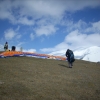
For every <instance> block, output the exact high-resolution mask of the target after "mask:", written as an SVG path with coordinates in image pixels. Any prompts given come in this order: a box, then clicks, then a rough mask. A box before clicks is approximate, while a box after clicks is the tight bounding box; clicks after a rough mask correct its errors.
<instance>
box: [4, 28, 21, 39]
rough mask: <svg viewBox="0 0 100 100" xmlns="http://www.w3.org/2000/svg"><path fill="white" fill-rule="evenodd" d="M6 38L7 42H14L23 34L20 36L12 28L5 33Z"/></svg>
mask: <svg viewBox="0 0 100 100" xmlns="http://www.w3.org/2000/svg"><path fill="white" fill-rule="evenodd" d="M4 37H5V39H6V40H12V39H14V38H16V39H20V38H21V34H19V33H18V32H17V31H14V30H13V29H12V28H10V29H7V30H6V31H5V32H4Z"/></svg>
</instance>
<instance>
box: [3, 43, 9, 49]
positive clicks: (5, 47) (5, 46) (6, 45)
mask: <svg viewBox="0 0 100 100" xmlns="http://www.w3.org/2000/svg"><path fill="white" fill-rule="evenodd" d="M4 50H5V51H6V50H8V42H6V43H5V45H4Z"/></svg>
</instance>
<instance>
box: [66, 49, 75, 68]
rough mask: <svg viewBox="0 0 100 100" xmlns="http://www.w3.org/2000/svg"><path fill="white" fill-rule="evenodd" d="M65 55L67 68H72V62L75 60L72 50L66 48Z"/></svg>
mask: <svg viewBox="0 0 100 100" xmlns="http://www.w3.org/2000/svg"><path fill="white" fill-rule="evenodd" d="M66 57H67V60H68V65H69V68H72V66H73V62H74V61H75V59H74V53H73V51H72V50H70V49H67V51H66Z"/></svg>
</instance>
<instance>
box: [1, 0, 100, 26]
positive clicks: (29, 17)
mask: <svg viewBox="0 0 100 100" xmlns="http://www.w3.org/2000/svg"><path fill="white" fill-rule="evenodd" d="M96 6H100V0H92V1H91V0H88V1H82V0H80V1H79V0H58V1H57V0H20V1H19V0H13V1H12V0H1V1H0V19H8V20H10V22H11V23H13V24H18V23H21V24H24V25H34V24H35V20H36V19H40V18H46V17H48V18H50V19H51V20H52V19H53V20H54V19H61V18H62V17H63V14H64V13H65V11H68V12H75V11H77V10H81V9H84V8H85V7H96Z"/></svg>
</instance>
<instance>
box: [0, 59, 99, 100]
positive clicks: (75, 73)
mask: <svg viewBox="0 0 100 100" xmlns="http://www.w3.org/2000/svg"><path fill="white" fill-rule="evenodd" d="M99 99H100V64H97V63H92V62H86V61H79V60H76V61H75V63H74V66H73V68H68V66H67V62H66V61H58V60H48V59H39V58H31V57H10V58H1V59H0V100H99Z"/></svg>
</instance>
